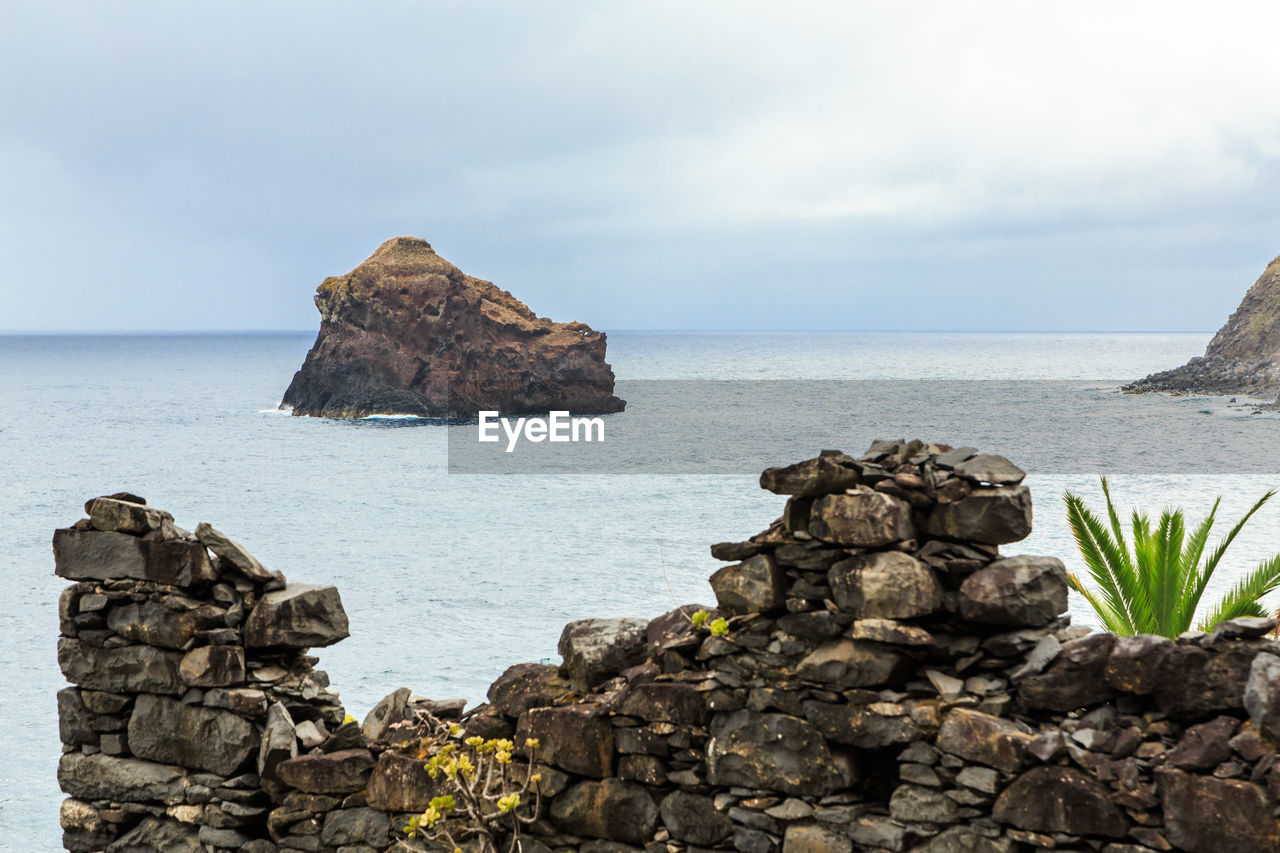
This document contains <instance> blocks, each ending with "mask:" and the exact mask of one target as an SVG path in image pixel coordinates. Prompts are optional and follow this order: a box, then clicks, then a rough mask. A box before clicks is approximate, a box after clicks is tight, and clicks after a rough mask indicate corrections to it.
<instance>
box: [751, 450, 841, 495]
mask: <svg viewBox="0 0 1280 853" xmlns="http://www.w3.org/2000/svg"><path fill="white" fill-rule="evenodd" d="M846 460H847V461H846ZM859 473H860V471H859V468H858V466H857V463H855V462H854V461H853V460H852V459H850V458H849V457H847V456H845V454H843V453H839V454H836V453H832V454H830V455H823V456H818V457H816V458H814V459H806V460H805V461H803V462H797V463H796V464H794V465H787V466H785V467H780V468H766V469H765V470H764V473H762V474H761V475H760V488H762V489H768V490H769V491H771V492H773V493H774V494H776V495H795V496H799V497H807V496H812V495H822V494H829V493H832V492H843V491H844V490H845V489H852V488H853V487H854V486H856V485H858V475H859Z"/></svg>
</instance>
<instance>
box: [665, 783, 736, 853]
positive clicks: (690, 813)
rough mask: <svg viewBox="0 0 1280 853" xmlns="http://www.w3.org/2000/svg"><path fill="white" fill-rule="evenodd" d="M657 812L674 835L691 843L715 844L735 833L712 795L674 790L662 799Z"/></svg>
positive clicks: (708, 845)
mask: <svg viewBox="0 0 1280 853" xmlns="http://www.w3.org/2000/svg"><path fill="white" fill-rule="evenodd" d="M658 813H659V814H660V815H661V816H662V824H663V826H665V827H666V828H667V829H668V831H670V833H671V836H672V838H675V839H678V840H680V841H684V842H687V843H689V844H697V845H700V846H703V847H712V846H714V845H716V844H717V843H719V842H720V841H723V840H724V839H725V838H727V837H728V836H729V835H730V834H732V833H733V823H732V821H730V820H729V817H728V815H726V814H725V813H724V812H722V811H718V810H717V809H716V807H715V805H714V804H713V803H712V802H711V798H710V797H704V796H700V795H698V794H690V793H688V792H686V791H674V792H672V793H670V794H668V795H667V796H666V797H665V798H664V799H663V801H662V804H661V805H660V806H659V807H658Z"/></svg>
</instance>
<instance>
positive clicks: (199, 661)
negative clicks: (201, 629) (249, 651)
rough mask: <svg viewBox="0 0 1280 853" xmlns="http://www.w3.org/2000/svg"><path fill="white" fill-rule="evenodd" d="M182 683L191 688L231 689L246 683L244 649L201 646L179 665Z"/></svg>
mask: <svg viewBox="0 0 1280 853" xmlns="http://www.w3.org/2000/svg"><path fill="white" fill-rule="evenodd" d="M178 675H179V677H180V678H181V679H182V683H183V684H186V685H187V686H189V687H231V686H233V685H236V684H242V683H244V677H245V669H244V648H243V647H241V646H200V647H198V648H194V649H192V650H191V651H189V652H187V654H186V655H185V656H184V657H183V658H182V662H181V663H180V664H179V665H178Z"/></svg>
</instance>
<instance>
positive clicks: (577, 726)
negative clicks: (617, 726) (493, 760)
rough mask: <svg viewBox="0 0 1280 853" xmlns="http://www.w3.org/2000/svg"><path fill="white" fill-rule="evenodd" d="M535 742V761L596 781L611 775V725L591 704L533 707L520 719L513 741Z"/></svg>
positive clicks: (612, 743)
mask: <svg viewBox="0 0 1280 853" xmlns="http://www.w3.org/2000/svg"><path fill="white" fill-rule="evenodd" d="M529 738H535V739H537V740H538V741H539V742H540V744H541V746H539V747H538V752H537V760H538V761H541V762H544V763H546V764H550V765H552V766H554V767H559V768H560V769H561V770H566V771H568V772H570V773H576V774H577V775H579V776H593V777H595V778H597V779H600V778H603V777H606V776H609V775H610V774H611V773H612V772H613V752H614V748H613V747H614V741H613V726H611V725H610V724H609V720H608V718H607V717H606V716H604V712H602V711H601V710H600V708H598V707H596V706H594V705H586V704H584V705H562V706H557V707H553V708H532V709H530V710H528V711H526V712H525V713H524V714H522V715H521V716H520V722H519V724H518V725H517V726H516V737H515V742H516V744H517V748H518V749H523V746H522V745H523V744H524V742H525V741H526V740H527V739H529Z"/></svg>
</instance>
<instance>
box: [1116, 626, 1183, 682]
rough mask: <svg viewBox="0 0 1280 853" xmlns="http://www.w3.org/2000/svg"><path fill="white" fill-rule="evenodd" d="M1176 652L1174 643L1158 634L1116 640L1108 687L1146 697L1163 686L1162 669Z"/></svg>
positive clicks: (1117, 638)
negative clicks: (1164, 663)
mask: <svg viewBox="0 0 1280 853" xmlns="http://www.w3.org/2000/svg"><path fill="white" fill-rule="evenodd" d="M1172 650H1173V641H1172V640H1170V639H1169V638H1167V637H1159V636H1156V635H1154V634H1138V635H1136V636H1132V637H1116V641H1115V645H1114V646H1112V648H1111V655H1110V656H1109V657H1108V658H1107V664H1106V668H1105V669H1104V676H1105V677H1106V680H1107V684H1108V685H1110V686H1111V687H1112V688H1113V689H1115V690H1120V691H1123V692H1125V693H1135V694H1138V695H1146V694H1148V693H1151V692H1152V691H1154V690H1155V689H1156V687H1157V686H1159V683H1160V682H1159V672H1160V665H1161V663H1162V662H1163V661H1164V657H1165V655H1167V654H1168V653H1169V652H1171V651H1172Z"/></svg>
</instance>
